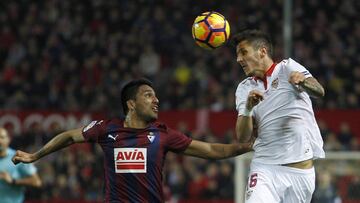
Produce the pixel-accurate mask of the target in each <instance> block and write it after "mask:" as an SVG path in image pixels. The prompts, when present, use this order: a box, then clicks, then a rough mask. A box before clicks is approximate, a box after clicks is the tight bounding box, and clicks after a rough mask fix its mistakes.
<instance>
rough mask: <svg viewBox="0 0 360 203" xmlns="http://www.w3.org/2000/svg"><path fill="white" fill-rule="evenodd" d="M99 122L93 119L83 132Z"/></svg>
mask: <svg viewBox="0 0 360 203" xmlns="http://www.w3.org/2000/svg"><path fill="white" fill-rule="evenodd" d="M96 123H97V121H91V123H89V124H88V125H87V126H86V127H85V128H84V129H83V132H86V131H88V130H89V129H90V128H92V127H94V125H95V124H96Z"/></svg>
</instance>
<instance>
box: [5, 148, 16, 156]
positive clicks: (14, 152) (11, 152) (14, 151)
mask: <svg viewBox="0 0 360 203" xmlns="http://www.w3.org/2000/svg"><path fill="white" fill-rule="evenodd" d="M15 154H16V150H14V149H12V148H10V147H9V148H8V149H7V156H8V157H13V156H14V155H15Z"/></svg>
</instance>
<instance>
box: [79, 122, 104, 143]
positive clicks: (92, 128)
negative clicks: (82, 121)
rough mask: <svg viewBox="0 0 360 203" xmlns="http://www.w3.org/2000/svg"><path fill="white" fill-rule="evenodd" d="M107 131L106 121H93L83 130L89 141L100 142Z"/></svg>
mask: <svg viewBox="0 0 360 203" xmlns="http://www.w3.org/2000/svg"><path fill="white" fill-rule="evenodd" d="M104 132H105V121H104V120H98V121H91V122H90V123H89V124H88V125H87V126H85V127H84V128H83V130H82V134H83V136H84V138H85V140H86V141H87V142H98V140H99V137H100V136H101V135H102V134H104Z"/></svg>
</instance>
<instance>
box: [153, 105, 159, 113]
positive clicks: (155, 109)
mask: <svg viewBox="0 0 360 203" xmlns="http://www.w3.org/2000/svg"><path fill="white" fill-rule="evenodd" d="M152 110H153V111H154V112H156V113H157V112H159V106H157V105H156V106H153V107H152Z"/></svg>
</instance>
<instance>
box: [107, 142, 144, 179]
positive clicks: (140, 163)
mask: <svg viewBox="0 0 360 203" xmlns="http://www.w3.org/2000/svg"><path fill="white" fill-rule="evenodd" d="M146 152H147V149H146V148H115V149H114V159H115V172H116V173H146V160H147V156H146Z"/></svg>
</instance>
